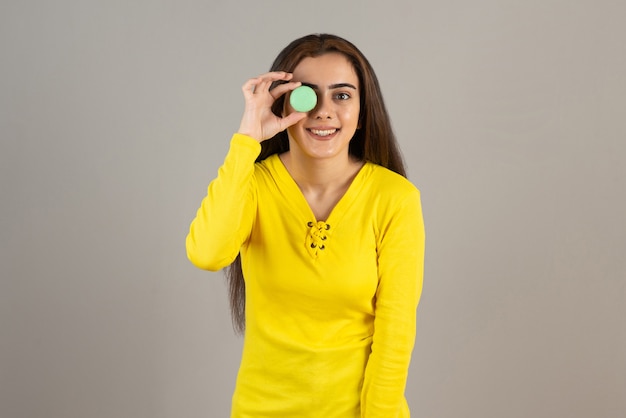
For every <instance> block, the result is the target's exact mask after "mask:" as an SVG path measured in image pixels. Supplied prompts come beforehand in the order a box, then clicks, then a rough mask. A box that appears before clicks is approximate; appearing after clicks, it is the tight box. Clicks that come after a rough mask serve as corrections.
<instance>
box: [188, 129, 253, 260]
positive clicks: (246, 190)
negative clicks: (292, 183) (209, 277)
mask: <svg viewBox="0 0 626 418" xmlns="http://www.w3.org/2000/svg"><path fill="white" fill-rule="evenodd" d="M260 152H261V144H260V143H259V142H258V141H256V140H255V139H253V138H250V137H248V136H245V135H241V134H235V135H233V137H232V139H231V141H230V149H229V151H228V154H227V155H226V158H225V160H224V164H223V165H222V166H221V167H220V169H219V171H218V174H217V177H216V178H215V179H214V180H213V181H212V182H211V184H209V187H208V192H207V195H206V197H205V198H204V199H203V200H202V204H201V206H200V209H198V212H197V214H196V217H195V219H194V220H193V221H192V222H191V226H190V228H189V234H188V235H187V240H186V247H187V257H188V258H189V260H190V261H191V262H192V263H193V264H194V265H195V266H196V267H198V268H201V269H205V270H212V271H217V270H219V269H221V268H224V267H226V266H228V265H230V264H231V263H232V262H233V260H234V259H235V257H237V254H238V253H239V249H240V248H241V245H242V244H243V243H244V242H245V241H246V240H247V238H248V236H249V234H250V230H251V228H252V223H253V220H254V211H255V207H256V195H255V190H254V181H253V177H254V162H255V160H256V158H257V157H258V156H259V154H260Z"/></svg>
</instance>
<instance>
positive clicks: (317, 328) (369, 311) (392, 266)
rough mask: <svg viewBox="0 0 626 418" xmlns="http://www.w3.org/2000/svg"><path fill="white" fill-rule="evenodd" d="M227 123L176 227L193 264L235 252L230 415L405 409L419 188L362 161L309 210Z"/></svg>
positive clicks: (217, 265) (416, 289)
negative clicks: (241, 297) (209, 173)
mask: <svg viewBox="0 0 626 418" xmlns="http://www.w3.org/2000/svg"><path fill="white" fill-rule="evenodd" d="M260 150H261V146H260V144H259V143H258V142H257V141H256V140H254V139H252V138H250V137H247V136H244V135H240V134H235V135H234V136H233V138H232V140H231V145H230V150H229V152H228V155H227V156H226V159H225V161H224V164H223V166H222V167H221V168H220V170H219V172H218V176H217V178H216V179H215V180H213V181H212V182H211V184H210V185H209V188H208V194H207V196H206V197H205V198H204V200H203V201H202V205H201V207H200V209H199V210H198V212H197V216H196V218H195V219H194V220H193V222H192V223H191V227H190V232H189V235H188V236H187V255H188V257H189V259H190V260H191V261H192V262H193V263H194V264H195V265H196V266H197V267H199V268H202V269H207V270H219V269H221V268H223V267H225V266H227V265H229V264H230V263H231V262H232V261H233V260H234V259H235V257H236V256H237V254H238V253H241V260H242V267H243V273H244V277H245V283H246V333H245V338H244V347H243V355H242V359H241V366H240V369H239V374H238V377H237V384H236V388H235V393H234V395H233V400H232V415H231V417H233V418H261V417H268V418H269V417H280V418H307V417H311V418H313V417H315V418H335V417H336V418H356V417H362V418H379V417H380V418H396V417H402V418H404V417H408V416H409V409H408V406H407V402H406V400H405V397H404V388H405V384H406V378H407V373H408V367H409V361H410V357H411V352H412V349H413V343H414V339H415V319H416V309H417V304H418V301H419V298H420V294H421V290H422V275H423V258H424V227H423V222H422V212H421V205H420V195H419V191H418V190H417V189H416V188H415V187H414V186H413V185H412V184H411V183H410V182H409V181H408V180H406V179H405V178H404V177H402V176H400V175H398V174H396V173H393V172H392V171H390V170H387V169H385V168H383V167H380V166H378V165H375V164H372V163H366V164H365V165H364V166H363V167H362V168H361V170H360V171H359V173H358V174H357V176H356V177H355V179H354V180H353V182H352V184H351V185H350V187H349V189H348V190H347V192H346V193H345V195H344V196H343V197H342V199H341V200H340V201H339V202H338V203H337V205H336V206H335V207H334V209H333V210H332V212H331V214H330V216H329V217H328V219H325V220H319V219H315V217H314V215H313V212H312V211H311V209H310V207H309V205H308V204H307V202H306V200H305V198H304V196H303V195H302V193H301V191H300V189H299V188H298V186H297V184H296V183H295V181H294V180H293V179H292V177H291V176H290V175H289V173H288V172H287V170H286V168H285V167H284V165H283V164H282V162H281V160H280V158H279V157H278V156H277V155H273V156H271V157H269V158H267V159H266V160H264V161H262V162H260V163H256V164H255V159H256V158H257V157H258V155H259V153H260Z"/></svg>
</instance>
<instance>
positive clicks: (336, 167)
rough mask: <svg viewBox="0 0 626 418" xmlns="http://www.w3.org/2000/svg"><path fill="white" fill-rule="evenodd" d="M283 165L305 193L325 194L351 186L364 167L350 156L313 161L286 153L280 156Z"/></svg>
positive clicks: (294, 153)
mask: <svg viewBox="0 0 626 418" xmlns="http://www.w3.org/2000/svg"><path fill="white" fill-rule="evenodd" d="M280 158H281V160H282V162H283V164H284V165H285V167H286V168H287V171H288V172H289V174H291V177H292V178H293V179H294V181H295V182H296V184H298V186H299V187H300V189H301V190H302V191H303V192H304V193H305V194H307V193H313V194H317V195H319V194H322V195H323V194H325V193H328V192H331V193H332V192H333V191H335V190H337V189H343V188H345V186H346V183H347V184H349V183H350V182H351V181H352V179H353V178H354V176H355V175H356V174H357V172H358V171H359V169H360V168H361V166H362V163H361V162H360V161H356V160H354V159H353V158H351V157H350V156H349V155H345V156H337V157H335V158H319V159H313V158H308V157H306V156H302V155H299V154H298V153H297V152H291V151H289V152H286V153H284V154H282V155H281V156H280Z"/></svg>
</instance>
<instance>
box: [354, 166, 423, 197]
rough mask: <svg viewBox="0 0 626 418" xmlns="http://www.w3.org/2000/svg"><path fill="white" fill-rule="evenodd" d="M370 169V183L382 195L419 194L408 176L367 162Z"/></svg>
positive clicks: (375, 191) (374, 190)
mask: <svg viewBox="0 0 626 418" xmlns="http://www.w3.org/2000/svg"><path fill="white" fill-rule="evenodd" d="M366 167H367V169H368V170H369V172H370V173H369V176H368V183H369V185H370V187H371V188H372V191H373V192H374V193H376V194H378V195H380V196H385V197H389V198H393V200H398V199H399V198H400V199H401V198H402V197H409V196H417V197H419V195H420V191H419V189H418V188H417V187H416V186H415V185H414V184H413V183H412V182H411V181H410V180H409V179H407V178H406V177H404V176H402V175H400V174H398V173H396V172H394V171H391V170H389V169H388V168H385V167H382V166H380V165H378V164H374V163H369V162H368V163H366Z"/></svg>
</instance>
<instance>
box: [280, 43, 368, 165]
mask: <svg viewBox="0 0 626 418" xmlns="http://www.w3.org/2000/svg"><path fill="white" fill-rule="evenodd" d="M293 81H300V82H301V83H302V84H304V85H307V86H309V87H311V88H313V90H315V93H316V94H317V105H316V106H315V108H314V109H313V110H311V111H309V112H308V117H307V118H305V119H303V120H301V121H300V122H298V123H297V124H295V125H293V126H291V127H289V128H288V129H287V133H288V135H289V149H290V151H291V152H292V153H293V152H297V153H301V154H304V155H305V156H306V157H309V158H315V159H321V158H333V157H339V158H344V157H345V158H348V147H349V145H350V140H351V139H352V137H353V136H354V133H355V132H356V130H357V127H358V123H359V111H360V86H359V78H358V76H357V74H356V72H355V71H354V67H353V66H352V64H351V63H350V62H349V61H348V59H347V58H346V57H345V56H344V55H342V54H340V53H334V52H331V53H327V54H324V55H320V56H318V57H314V58H313V57H308V58H304V59H303V60H302V61H300V63H299V64H298V65H297V66H296V68H295V70H294V71H293ZM291 112H294V110H293V108H292V107H291V106H290V105H289V97H286V100H285V113H286V114H289V113H291Z"/></svg>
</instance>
